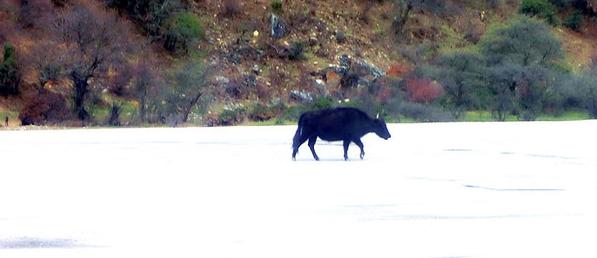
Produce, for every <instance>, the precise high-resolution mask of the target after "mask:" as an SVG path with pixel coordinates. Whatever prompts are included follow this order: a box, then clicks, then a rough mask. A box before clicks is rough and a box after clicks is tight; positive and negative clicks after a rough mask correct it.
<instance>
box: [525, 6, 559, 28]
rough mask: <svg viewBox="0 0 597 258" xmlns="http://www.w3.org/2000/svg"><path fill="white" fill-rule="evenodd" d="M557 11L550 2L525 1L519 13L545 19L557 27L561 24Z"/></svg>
mask: <svg viewBox="0 0 597 258" xmlns="http://www.w3.org/2000/svg"><path fill="white" fill-rule="evenodd" d="M556 10H557V9H556V7H555V6H554V5H553V4H552V3H551V2H549V1H548V0H523V1H522V4H521V5H520V10H519V11H520V13H523V14H526V15H529V16H537V17H539V18H542V19H545V20H546V21H547V22H548V23H549V24H551V25H554V26H555V25H558V24H559V22H560V21H559V19H558V16H557V15H556Z"/></svg>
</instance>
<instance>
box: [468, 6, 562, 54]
mask: <svg viewBox="0 0 597 258" xmlns="http://www.w3.org/2000/svg"><path fill="white" fill-rule="evenodd" d="M478 46H479V48H480V50H481V53H482V54H483V55H484V56H485V59H487V61H488V64H489V65H496V64H503V63H515V64H520V65H524V66H529V65H536V64H538V65H542V66H548V65H552V64H553V63H555V62H557V61H558V60H560V59H561V58H562V57H563V56H564V51H563V50H562V43H561V42H560V40H559V39H558V38H557V37H556V36H555V35H554V34H553V33H552V32H551V30H550V29H549V27H548V26H547V25H545V24H544V23H543V22H541V21H537V20H535V19H532V18H529V17H526V16H519V17H515V18H513V19H511V20H510V21H508V22H507V23H506V24H503V25H499V26H495V27H493V28H491V29H490V30H489V31H488V32H487V33H485V35H484V36H483V37H482V38H481V40H480V41H479V44H478Z"/></svg>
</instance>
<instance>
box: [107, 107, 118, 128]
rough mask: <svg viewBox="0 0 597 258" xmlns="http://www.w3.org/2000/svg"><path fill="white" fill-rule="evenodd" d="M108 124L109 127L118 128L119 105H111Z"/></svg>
mask: <svg viewBox="0 0 597 258" xmlns="http://www.w3.org/2000/svg"><path fill="white" fill-rule="evenodd" d="M108 124H109V125H111V126H120V105H117V104H112V109H111V110H110V120H109V121H108Z"/></svg>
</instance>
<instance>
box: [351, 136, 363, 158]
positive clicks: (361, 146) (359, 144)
mask: <svg viewBox="0 0 597 258" xmlns="http://www.w3.org/2000/svg"><path fill="white" fill-rule="evenodd" d="M353 142H354V143H355V144H356V145H357V146H359V148H361V159H363V157H365V150H364V149H363V142H361V139H355V140H353Z"/></svg>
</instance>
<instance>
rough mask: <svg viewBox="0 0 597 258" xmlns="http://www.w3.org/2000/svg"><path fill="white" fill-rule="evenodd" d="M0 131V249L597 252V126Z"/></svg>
mask: <svg viewBox="0 0 597 258" xmlns="http://www.w3.org/2000/svg"><path fill="white" fill-rule="evenodd" d="M388 127H389V130H390V132H391V133H392V138H391V139H389V140H388V141H384V140H383V139H381V138H378V137H377V136H375V135H373V134H370V135H367V136H366V137H364V138H363V142H364V145H365V152H366V156H365V159H364V160H360V159H359V158H358V156H359V155H358V154H359V151H358V148H357V147H356V146H355V145H351V148H350V150H349V157H350V158H351V160H350V161H348V162H345V161H344V160H343V159H342V146H341V144H340V143H326V142H322V141H318V144H317V145H316V146H315V148H316V149H317V151H318V154H319V157H320V158H321V161H319V162H315V161H313V158H312V156H311V153H310V152H309V149H308V147H307V145H306V144H304V145H303V146H302V147H301V149H300V152H299V154H298V156H297V161H292V160H291V158H290V155H291V149H290V145H291V139H292V136H293V134H294V130H295V127H294V126H278V127H225V128H178V129H170V128H158V129H85V130H53V131H45V130H40V131H0V257H10V258H13V257H14V258H19V257H86V258H89V257H98V258H99V257H102V258H104V257H173V258H175V257H176V258H178V257H227V258H229V257H260V258H262V257H276V258H277V257H284V258H286V257H297V258H299V257H300V258H305V257H342V258H345V257H372V258H373V257H430V258H437V257H597V245H596V244H595V239H596V235H597V205H595V203H596V199H597V152H596V151H595V148H596V147H597V121H577V122H533V123H525V122H517V123H435V124H392V125H389V126H388Z"/></svg>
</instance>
